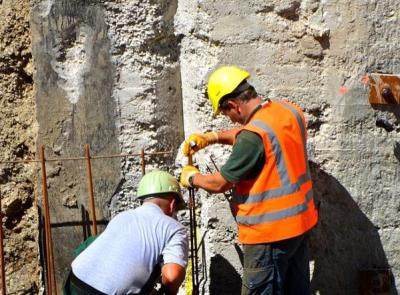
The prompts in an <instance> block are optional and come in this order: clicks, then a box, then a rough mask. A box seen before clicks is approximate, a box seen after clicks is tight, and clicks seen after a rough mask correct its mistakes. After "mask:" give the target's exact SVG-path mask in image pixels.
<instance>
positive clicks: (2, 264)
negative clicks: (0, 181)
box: [0, 192, 6, 295]
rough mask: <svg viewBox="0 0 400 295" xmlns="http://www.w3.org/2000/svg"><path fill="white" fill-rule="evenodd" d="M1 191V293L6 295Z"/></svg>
mask: <svg viewBox="0 0 400 295" xmlns="http://www.w3.org/2000/svg"><path fill="white" fill-rule="evenodd" d="M1 198H2V195H1V192H0V254H1V261H0V262H1V295H6V275H5V271H4V244H3V240H4V231H3V211H2V210H1Z"/></svg>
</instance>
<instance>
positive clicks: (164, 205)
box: [146, 198, 172, 216]
mask: <svg viewBox="0 0 400 295" xmlns="http://www.w3.org/2000/svg"><path fill="white" fill-rule="evenodd" d="M146 202H148V203H152V204H155V205H157V206H158V207H160V209H161V210H162V211H163V212H164V214H165V215H168V216H171V215H172V212H171V208H170V207H171V206H170V201H169V200H167V199H162V198H153V199H149V200H147V201H146Z"/></svg>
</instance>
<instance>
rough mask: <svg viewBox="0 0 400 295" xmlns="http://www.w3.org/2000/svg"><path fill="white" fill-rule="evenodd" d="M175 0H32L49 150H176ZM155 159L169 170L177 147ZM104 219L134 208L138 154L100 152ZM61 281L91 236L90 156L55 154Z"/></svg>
mask: <svg viewBox="0 0 400 295" xmlns="http://www.w3.org/2000/svg"><path fill="white" fill-rule="evenodd" d="M175 10H176V3H175V2H174V1H166V2H165V3H153V1H123V2H121V1H119V2H118V3H115V2H114V1H110V2H109V1H104V3H101V4H100V3H98V2H96V1H79V0H74V1H70V0H68V1H67V0H59V1H33V5H32V27H33V41H34V47H33V48H34V58H35V63H36V68H37V71H36V75H35V81H36V84H37V96H36V103H37V109H38V112H37V117H38V121H39V124H40V128H39V138H38V143H39V144H45V145H46V147H47V148H46V153H47V157H48V158H57V157H61V158H63V157H67V156H82V155H83V153H84V145H85V144H86V143H88V144H90V146H91V152H92V155H111V154H117V153H134V152H139V151H140V149H141V148H145V149H146V151H154V150H157V151H160V150H163V151H168V150H171V151H172V152H173V153H175V151H176V150H177V146H178V145H179V144H180V142H181V141H182V140H183V127H182V126H183V124H182V107H181V104H182V102H181V101H182V100H181V92H180V71H179V64H178V57H179V47H178V46H177V39H176V37H175V35H174V34H173V16H174V14H175ZM173 153H171V154H169V155H167V156H164V157H152V158H150V157H148V158H147V159H146V160H147V163H148V165H147V167H146V168H147V170H149V169H151V168H153V167H164V168H165V167H167V168H169V169H170V168H171V163H173V162H174V154H173ZM92 162H93V167H92V171H93V176H94V186H95V198H96V205H97V209H98V211H97V219H98V220H103V219H108V218H109V217H111V216H112V215H114V214H115V213H117V212H119V211H121V210H123V209H127V208H130V207H134V206H135V201H134V198H133V197H134V195H135V189H136V185H137V182H138V179H139V177H140V176H141V170H140V165H139V157H127V158H120V159H118V158H114V159H101V160H93V161H92ZM47 168H48V170H49V172H48V174H49V196H50V204H51V221H52V223H53V231H52V232H53V239H54V247H55V249H56V250H55V252H57V255H56V266H55V267H56V276H57V282H58V288H60V287H61V282H62V278H63V276H64V274H65V271H66V269H67V267H68V265H69V264H70V262H71V260H72V249H73V248H74V247H76V246H77V245H78V243H79V242H80V241H82V239H83V238H84V237H85V234H84V230H83V228H86V227H84V226H73V224H72V225H71V222H81V220H82V217H81V214H82V213H81V209H82V206H83V208H84V209H86V210H88V201H87V198H88V197H87V195H88V194H87V189H86V176H85V163H84V162H83V161H58V162H49V163H48V166H47Z"/></svg>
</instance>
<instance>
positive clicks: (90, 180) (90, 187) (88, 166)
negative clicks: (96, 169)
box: [85, 144, 97, 235]
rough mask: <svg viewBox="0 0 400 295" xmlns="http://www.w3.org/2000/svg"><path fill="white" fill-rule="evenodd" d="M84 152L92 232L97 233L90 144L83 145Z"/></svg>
mask: <svg viewBox="0 0 400 295" xmlns="http://www.w3.org/2000/svg"><path fill="white" fill-rule="evenodd" d="M85 153H86V174H87V179H88V191H89V204H90V210H91V213H92V232H93V235H97V219H96V206H95V203H94V193H93V177H92V163H91V161H90V145H89V144H86V145H85Z"/></svg>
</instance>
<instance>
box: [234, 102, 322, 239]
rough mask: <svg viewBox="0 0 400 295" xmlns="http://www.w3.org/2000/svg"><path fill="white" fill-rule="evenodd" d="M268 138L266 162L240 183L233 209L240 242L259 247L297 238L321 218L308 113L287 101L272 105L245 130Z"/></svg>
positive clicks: (261, 110)
mask: <svg viewBox="0 0 400 295" xmlns="http://www.w3.org/2000/svg"><path fill="white" fill-rule="evenodd" d="M243 130H249V131H252V132H254V133H257V134H258V135H259V136H260V137H261V138H262V140H263V143H264V152H265V164H264V167H263V169H262V170H261V172H260V174H259V175H258V176H257V177H256V178H254V179H251V180H243V181H239V183H237V184H236V186H235V188H234V192H233V200H232V202H233V203H232V207H233V212H234V214H235V218H236V222H237V224H238V234H239V241H240V242H241V243H243V244H259V243H270V242H275V241H281V240H285V239H288V238H292V237H296V236H299V235H301V234H303V233H304V232H306V231H308V230H309V229H310V228H312V227H313V226H314V225H315V224H316V223H317V220H318V213H317V210H316V208H315V205H314V200H313V190H312V182H311V177H310V172H309V168H308V159H307V150H306V138H307V134H306V127H305V120H304V115H303V112H302V111H301V110H300V109H299V108H298V107H297V106H295V105H293V104H291V103H288V102H278V101H275V100H274V101H270V102H266V103H263V105H262V107H261V108H260V109H259V110H258V111H257V112H256V113H255V114H254V115H253V116H252V118H251V119H250V121H249V122H248V123H247V124H246V125H244V126H243Z"/></svg>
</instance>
